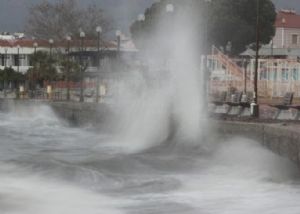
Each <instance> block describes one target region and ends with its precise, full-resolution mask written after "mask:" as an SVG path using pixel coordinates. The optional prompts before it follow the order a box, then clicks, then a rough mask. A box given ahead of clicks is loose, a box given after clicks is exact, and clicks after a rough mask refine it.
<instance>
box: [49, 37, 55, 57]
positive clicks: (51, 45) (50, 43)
mask: <svg viewBox="0 0 300 214" xmlns="http://www.w3.org/2000/svg"><path fill="white" fill-rule="evenodd" d="M53 43H54V40H53V39H49V45H50V49H49V53H50V58H52V47H53Z"/></svg>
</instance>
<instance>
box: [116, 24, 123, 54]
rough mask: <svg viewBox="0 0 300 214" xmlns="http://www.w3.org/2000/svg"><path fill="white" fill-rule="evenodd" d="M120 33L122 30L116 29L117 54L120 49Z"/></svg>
mask: <svg viewBox="0 0 300 214" xmlns="http://www.w3.org/2000/svg"><path fill="white" fill-rule="evenodd" d="M121 34H122V32H121V31H120V30H117V31H116V36H117V51H118V54H119V53H120V49H121Z"/></svg>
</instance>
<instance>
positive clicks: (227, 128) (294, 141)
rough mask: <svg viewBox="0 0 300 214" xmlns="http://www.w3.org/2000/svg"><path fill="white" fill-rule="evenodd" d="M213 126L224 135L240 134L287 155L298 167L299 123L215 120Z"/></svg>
mask: <svg viewBox="0 0 300 214" xmlns="http://www.w3.org/2000/svg"><path fill="white" fill-rule="evenodd" d="M214 128H215V129H216V130H217V133H218V134H221V135H224V136H241V137H246V138H249V139H253V140H255V141H258V142H260V143H261V144H262V145H264V146H265V147H266V148H268V149H270V150H272V151H273V152H274V153H277V154H279V155H281V156H285V157H288V158H289V159H290V160H292V161H293V162H294V163H296V164H297V165H298V166H299V167H300V125H299V124H288V123H282V124H262V123H247V122H233V121H230V122H226V121H217V122H215V124H214Z"/></svg>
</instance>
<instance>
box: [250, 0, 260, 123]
mask: <svg viewBox="0 0 300 214" xmlns="http://www.w3.org/2000/svg"><path fill="white" fill-rule="evenodd" d="M256 10H257V12H256V51H255V71H254V93H253V102H252V103H251V116H253V117H259V105H258V87H257V79H258V59H259V40H260V32H259V27H260V20H259V16H260V11H259V10H260V7H259V0H256Z"/></svg>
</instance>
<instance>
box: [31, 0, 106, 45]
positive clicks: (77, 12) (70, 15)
mask: <svg viewBox="0 0 300 214" xmlns="http://www.w3.org/2000/svg"><path fill="white" fill-rule="evenodd" d="M29 14H30V15H29V17H28V20H27V24H26V31H27V33H28V34H29V35H31V36H34V37H37V38H43V39H48V38H53V39H57V40H61V39H63V38H65V36H66V35H72V36H73V37H75V38H76V37H78V36H79V30H80V29H81V30H83V31H85V33H86V35H87V36H88V37H93V36H95V33H96V32H95V29H96V26H98V25H100V26H101V27H102V29H103V33H106V32H108V31H109V30H110V29H111V22H110V20H109V19H108V18H106V17H105V16H104V12H103V10H102V9H101V8H99V7H98V6H96V5H90V6H89V7H86V8H81V7H80V6H79V5H78V3H77V0H61V1H57V2H56V3H50V2H48V1H47V0H44V1H43V2H42V3H39V4H36V5H33V6H32V7H31V8H30V13H29Z"/></svg>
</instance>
